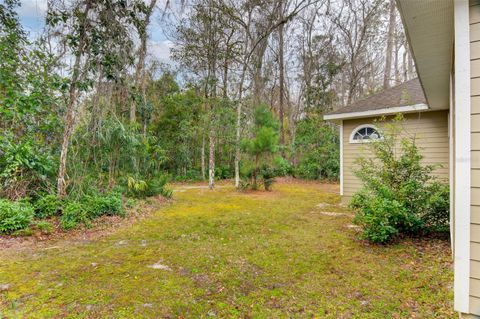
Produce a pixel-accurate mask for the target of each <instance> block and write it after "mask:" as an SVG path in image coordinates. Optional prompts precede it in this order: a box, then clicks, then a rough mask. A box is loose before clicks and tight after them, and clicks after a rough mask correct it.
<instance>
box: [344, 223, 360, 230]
mask: <svg viewBox="0 0 480 319" xmlns="http://www.w3.org/2000/svg"><path fill="white" fill-rule="evenodd" d="M347 228H351V229H356V230H360V229H361V227H360V226H358V225H353V224H350V225H347Z"/></svg>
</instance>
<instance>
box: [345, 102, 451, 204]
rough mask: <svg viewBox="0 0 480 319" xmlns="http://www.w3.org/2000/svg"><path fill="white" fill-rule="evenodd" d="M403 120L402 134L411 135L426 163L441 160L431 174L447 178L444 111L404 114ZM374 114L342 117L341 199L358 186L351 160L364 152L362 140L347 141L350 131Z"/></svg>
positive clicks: (359, 186)
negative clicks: (439, 166)
mask: <svg viewBox="0 0 480 319" xmlns="http://www.w3.org/2000/svg"><path fill="white" fill-rule="evenodd" d="M404 118H405V122H404V124H403V128H404V134H405V135H406V136H411V137H415V138H416V140H417V145H418V146H419V147H420V149H421V152H422V154H423V155H424V159H423V162H424V163H426V164H441V165H442V167H441V168H438V169H437V170H436V171H435V174H436V175H437V176H439V177H440V178H442V179H445V180H447V179H448V174H449V170H448V159H449V153H448V145H449V142H448V113H447V111H435V112H424V113H413V114H406V115H405V116H404ZM375 120H376V118H364V119H355V120H344V121H343V194H344V201H348V200H350V198H351V196H352V195H353V194H354V193H355V192H357V191H358V190H360V188H361V187H362V184H361V181H360V180H359V179H358V178H357V177H356V176H355V174H354V170H355V169H356V164H355V161H356V160H357V158H358V157H359V156H360V155H362V154H363V156H367V155H368V148H367V146H366V144H362V143H360V144H354V143H350V135H351V134H352V132H353V131H354V130H355V129H356V128H357V127H358V126H360V125H364V124H374V123H375Z"/></svg>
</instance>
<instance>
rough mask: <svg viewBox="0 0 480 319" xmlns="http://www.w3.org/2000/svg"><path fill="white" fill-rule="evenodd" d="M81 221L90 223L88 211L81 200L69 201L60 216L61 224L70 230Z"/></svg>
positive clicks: (86, 223) (87, 224)
mask: <svg viewBox="0 0 480 319" xmlns="http://www.w3.org/2000/svg"><path fill="white" fill-rule="evenodd" d="M79 223H83V224H85V225H86V226H89V225H90V219H89V214H88V211H87V210H86V209H85V207H84V206H83V205H82V204H81V203H79V202H69V203H67V204H66V205H65V208H64V210H63V212H62V216H61V217H60V226H61V227H62V228H63V229H64V230H70V229H73V228H75V227H77V225H78V224H79Z"/></svg>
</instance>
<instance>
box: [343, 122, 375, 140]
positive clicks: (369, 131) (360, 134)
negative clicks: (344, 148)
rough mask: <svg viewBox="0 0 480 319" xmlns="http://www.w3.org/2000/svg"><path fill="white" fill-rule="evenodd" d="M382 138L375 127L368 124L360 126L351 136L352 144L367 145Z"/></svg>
mask: <svg viewBox="0 0 480 319" xmlns="http://www.w3.org/2000/svg"><path fill="white" fill-rule="evenodd" d="M381 138H382V135H381V134H380V132H379V130H378V129H377V128H376V127H375V126H374V125H371V124H366V125H360V126H358V127H357V128H355V129H354V130H353V132H352V134H351V135H350V143H365V142H369V141H372V140H378V139H381Z"/></svg>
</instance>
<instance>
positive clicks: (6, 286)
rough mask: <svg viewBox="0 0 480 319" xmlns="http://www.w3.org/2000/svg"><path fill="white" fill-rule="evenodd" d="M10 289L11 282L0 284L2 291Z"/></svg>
mask: <svg viewBox="0 0 480 319" xmlns="http://www.w3.org/2000/svg"><path fill="white" fill-rule="evenodd" d="M9 289H10V284H0V291H7V290H9Z"/></svg>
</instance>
